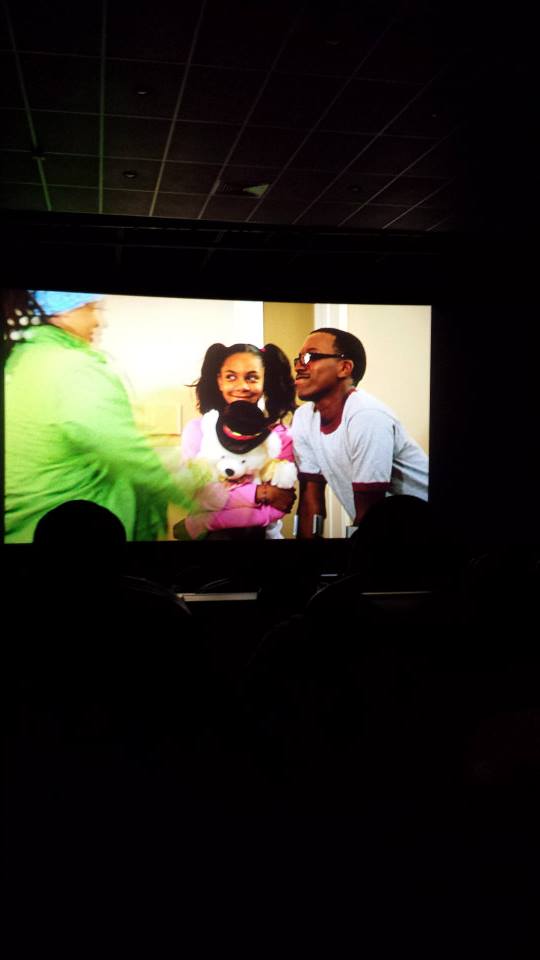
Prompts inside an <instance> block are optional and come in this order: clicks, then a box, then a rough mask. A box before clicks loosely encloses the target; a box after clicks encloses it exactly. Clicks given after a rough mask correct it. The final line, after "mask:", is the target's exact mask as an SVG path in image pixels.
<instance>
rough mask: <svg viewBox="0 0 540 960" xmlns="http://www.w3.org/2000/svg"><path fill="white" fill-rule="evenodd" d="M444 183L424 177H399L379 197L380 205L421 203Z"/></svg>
mask: <svg viewBox="0 0 540 960" xmlns="http://www.w3.org/2000/svg"><path fill="white" fill-rule="evenodd" d="M443 185H444V181H440V180H428V179H427V178H424V177H409V176H406V177H399V179H398V180H395V181H394V183H392V184H390V186H389V187H387V189H386V190H383V192H382V193H381V194H379V196H378V197H377V201H378V202H379V203H405V204H409V205H410V204H413V203H421V202H422V201H423V200H425V199H426V197H428V196H429V195H430V194H431V193H433V191H434V190H437V188H438V187H442V186H443Z"/></svg>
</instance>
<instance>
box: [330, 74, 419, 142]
mask: <svg viewBox="0 0 540 960" xmlns="http://www.w3.org/2000/svg"><path fill="white" fill-rule="evenodd" d="M416 91H417V88H416V87H414V86H410V85H409V84H397V83H382V82H380V81H375V80H353V81H352V82H351V83H350V84H349V86H348V87H347V89H346V90H345V91H344V93H343V94H342V95H341V96H340V98H339V100H338V101H337V102H336V104H335V105H334V106H333V107H332V109H331V110H330V112H329V114H328V115H327V116H326V117H325V119H324V122H323V124H322V127H323V129H325V130H344V131H346V130H350V131H357V132H358V133H378V132H379V131H380V130H381V129H382V128H383V127H384V126H385V124H387V123H388V122H389V121H390V120H392V118H393V117H394V116H395V115H396V114H397V113H398V112H399V110H401V109H402V108H403V107H404V106H405V104H406V103H408V101H409V100H410V99H411V97H413V96H414V94H415V93H416Z"/></svg>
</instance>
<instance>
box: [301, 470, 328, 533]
mask: <svg viewBox="0 0 540 960" xmlns="http://www.w3.org/2000/svg"><path fill="white" fill-rule="evenodd" d="M299 479H300V499H299V502H298V538H299V539H300V540H311V539H313V537H314V533H313V517H314V516H316V515H319V516H321V517H326V506H325V499H324V493H325V487H326V480H325V479H324V477H322V476H320V475H316V477H315V478H314V477H313V475H309V474H302V473H301V474H300V477H299ZM321 532H322V531H321Z"/></svg>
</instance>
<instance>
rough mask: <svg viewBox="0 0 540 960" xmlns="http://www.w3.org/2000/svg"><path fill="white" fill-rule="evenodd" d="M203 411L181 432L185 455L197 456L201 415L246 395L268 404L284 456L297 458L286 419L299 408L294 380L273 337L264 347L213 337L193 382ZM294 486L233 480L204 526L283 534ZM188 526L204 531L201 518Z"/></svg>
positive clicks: (225, 531) (247, 535)
mask: <svg viewBox="0 0 540 960" xmlns="http://www.w3.org/2000/svg"><path fill="white" fill-rule="evenodd" d="M193 386H194V387H195V392H196V397H197V408H198V409H199V411H200V413H201V417H197V418H196V419H194V420H190V421H189V423H187V424H186V426H185V429H184V431H183V434H182V446H181V454H182V460H184V461H187V460H191V459H193V458H194V457H196V456H197V454H198V453H199V450H200V448H201V442H202V426H201V421H202V415H203V414H205V413H207V412H208V411H209V410H217V411H218V412H219V413H222V412H223V410H225V408H226V407H228V406H229V404H232V403H236V402H237V401H238V400H242V401H244V402H247V403H253V404H259V406H262V405H263V404H264V411H265V414H266V416H267V418H268V420H269V423H270V425H271V428H272V432H273V433H275V434H277V435H278V436H279V439H280V441H281V453H280V455H279V459H280V460H289V461H291V462H293V461H294V457H293V448H292V436H291V433H290V430H289V428H288V427H287V426H286V425H285V423H284V419H285V418H286V417H287V414H289V413H292V412H294V410H295V409H296V402H295V388H294V380H293V378H292V374H291V367H290V363H289V361H288V359H287V357H286V356H285V354H284V353H283V351H282V350H281V349H280V348H279V347H277V346H276V345H275V344H273V343H269V344H267V345H266V346H265V347H263V348H262V349H259V348H258V347H255V346H253V344H251V343H235V344H233V345H232V346H230V347H226V346H225V345H224V344H222V343H213V344H212V345H211V346H210V347H209V348H208V350H207V351H206V354H205V357H204V360H203V364H202V368H201V375H200V377H199V379H198V380H197V381H196V383H195V384H193ZM295 496H296V495H295V492H294V490H284V489H281V488H279V487H277V486H272V485H271V484H269V483H261V484H258V485H257V484H255V483H253V482H249V481H248V482H243V483H240V484H238V483H237V484H231V486H230V491H229V494H228V497H227V500H226V502H225V505H224V507H223V508H222V509H221V510H218V511H215V512H213V513H208V514H207V515H206V517H205V520H204V527H205V530H204V531H203V532H206V531H208V534H207V535H208V536H209V537H210V538H212V539H265V538H266V539H272V540H276V539H282V533H281V518H282V517H283V516H284V515H285V514H286V513H289V512H290V511H291V509H292V506H293V503H294V500H295ZM184 523H185V529H186V531H187V533H188V535H189V536H191V537H193V538H195V537H197V536H199V535H200V534H201V529H200V522H199V523H196V522H195V519H194V518H192V517H189V516H188V517H186V520H185V522H184Z"/></svg>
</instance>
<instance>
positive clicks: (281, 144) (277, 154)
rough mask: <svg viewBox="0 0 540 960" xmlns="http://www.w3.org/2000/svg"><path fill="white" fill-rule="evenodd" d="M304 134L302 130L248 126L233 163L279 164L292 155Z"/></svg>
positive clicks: (232, 158)
mask: <svg viewBox="0 0 540 960" xmlns="http://www.w3.org/2000/svg"><path fill="white" fill-rule="evenodd" d="M303 136H304V133H303V132H302V131H301V130H286V129H282V128H281V127H255V126H248V127H246V129H245V130H244V133H243V134H242V137H241V139H240V141H239V143H238V146H237V147H236V149H235V151H234V153H233V155H232V157H231V163H248V164H250V163H252V164H261V166H265V165H269V166H274V165H276V166H279V165H281V164H283V163H286V162H287V160H288V159H289V157H290V156H292V154H293V153H294V151H295V150H296V148H297V147H298V145H299V144H300V143H301V141H302V137H303Z"/></svg>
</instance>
